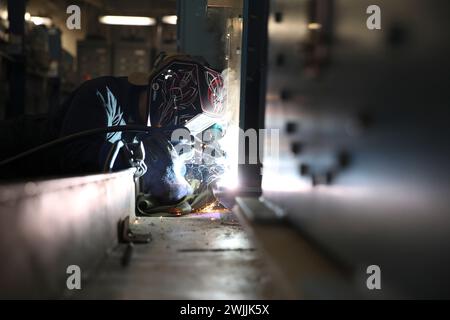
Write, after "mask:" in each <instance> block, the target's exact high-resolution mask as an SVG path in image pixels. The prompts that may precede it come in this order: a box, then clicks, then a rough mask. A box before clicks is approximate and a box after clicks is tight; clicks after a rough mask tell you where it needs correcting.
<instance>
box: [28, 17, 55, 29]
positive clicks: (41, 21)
mask: <svg viewBox="0 0 450 320" xmlns="http://www.w3.org/2000/svg"><path fill="white" fill-rule="evenodd" d="M25 20H27V19H26V18H25ZM27 21H31V22H33V23H34V25H36V26H40V25H45V26H47V27H49V26H51V25H52V19H50V18H47V17H38V16H30V17H29V19H28V20H27Z"/></svg>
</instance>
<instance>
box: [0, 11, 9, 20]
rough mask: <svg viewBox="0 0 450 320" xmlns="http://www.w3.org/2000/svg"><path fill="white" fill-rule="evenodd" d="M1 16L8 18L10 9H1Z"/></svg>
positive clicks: (4, 18)
mask: <svg viewBox="0 0 450 320" xmlns="http://www.w3.org/2000/svg"><path fill="white" fill-rule="evenodd" d="M0 18H1V19H3V20H8V11H7V10H1V11H0Z"/></svg>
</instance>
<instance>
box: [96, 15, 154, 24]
mask: <svg viewBox="0 0 450 320" xmlns="http://www.w3.org/2000/svg"><path fill="white" fill-rule="evenodd" d="M98 20H99V21H100V23H103V24H111V25H122V26H153V25H155V24H156V20H155V19H154V18H150V17H136V16H101V17H100V18H99V19H98Z"/></svg>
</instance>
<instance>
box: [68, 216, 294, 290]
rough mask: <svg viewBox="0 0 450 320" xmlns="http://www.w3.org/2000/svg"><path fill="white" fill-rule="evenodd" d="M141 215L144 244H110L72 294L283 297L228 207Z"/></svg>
mask: <svg viewBox="0 0 450 320" xmlns="http://www.w3.org/2000/svg"><path fill="white" fill-rule="evenodd" d="M141 219H145V223H147V224H148V225H149V228H150V230H151V234H152V237H153V239H152V241H151V242H150V243H148V244H136V245H134V249H133V254H132V256H131V260H130V262H129V264H128V265H127V266H123V265H122V264H121V260H122V257H123V255H124V251H125V248H126V245H120V246H118V247H117V248H116V249H114V250H113V251H112V252H111V253H110V254H109V255H108V257H107V258H106V260H105V261H104V262H103V263H102V264H101V265H100V266H99V268H98V270H97V272H96V274H95V275H93V276H92V277H91V280H90V281H87V282H86V284H85V285H84V286H83V288H82V290H80V291H78V292H77V293H76V295H75V296H73V298H82V299H282V298H285V297H286V295H285V293H284V292H283V290H282V289H281V288H279V286H277V285H276V283H278V282H277V281H275V280H274V278H273V276H272V272H269V266H268V265H267V263H266V262H265V260H263V259H262V256H261V253H260V252H259V251H258V249H257V248H256V247H255V245H254V243H253V242H252V240H251V239H250V238H249V237H248V236H247V234H246V233H245V231H244V230H243V229H242V227H241V226H240V225H239V224H238V222H237V219H236V217H235V216H234V214H233V213H231V212H222V213H204V214H192V215H188V216H183V217H152V218H141Z"/></svg>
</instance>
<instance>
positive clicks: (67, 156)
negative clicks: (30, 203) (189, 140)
mask: <svg viewBox="0 0 450 320" xmlns="http://www.w3.org/2000/svg"><path fill="white" fill-rule="evenodd" d="M144 89H145V88H144V87H137V86H133V85H131V84H130V83H129V82H128V81H127V78H115V77H101V78H97V79H94V80H90V81H87V82H85V83H84V84H82V85H81V86H80V87H79V88H78V89H76V90H75V91H74V92H73V93H72V94H71V96H70V97H69V98H68V99H67V101H66V102H65V103H64V104H63V105H62V107H61V108H60V109H59V110H57V111H56V112H55V113H54V114H51V115H48V116H43V117H34V118H29V117H26V118H21V119H18V120H14V121H5V122H3V123H2V124H1V125H0V139H1V140H0V145H1V147H2V152H1V154H0V159H5V158H8V157H10V156H13V155H15V154H17V153H20V152H22V151H24V150H27V149H30V148H31V147H33V146H37V145H40V144H42V143H45V142H48V141H51V140H54V139H56V138H59V137H63V136H67V135H70V134H73V133H76V132H81V131H84V130H88V129H93V128H101V127H110V126H117V125H126V124H146V121H145V120H144V119H141V118H140V116H139V110H138V97H139V93H140V92H141V90H144ZM121 137H122V133H120V132H115V133H107V134H97V135H95V136H89V137H86V138H81V139H78V140H75V141H72V142H70V143H65V144H64V145H62V146H59V147H53V148H51V149H48V150H45V151H42V152H39V153H36V154H34V155H33V156H29V157H27V158H25V159H23V160H20V161H16V162H15V163H14V164H13V165H7V166H4V167H0V179H2V178H3V179H5V178H8V179H23V178H24V177H36V176H40V177H48V176H55V175H76V174H84V173H98V172H102V171H103V168H104V166H105V161H106V159H107V155H108V154H109V152H110V150H111V147H112V145H113V143H114V142H116V141H117V140H120V139H121ZM164 165H168V166H170V164H164ZM127 166H128V163H127V162H125V161H123V162H122V163H121V161H120V159H118V164H117V165H116V166H115V169H122V168H125V167H127ZM149 175H151V173H149ZM149 175H147V180H148V179H150V178H151V177H149ZM181 193H183V192H181Z"/></svg>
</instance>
